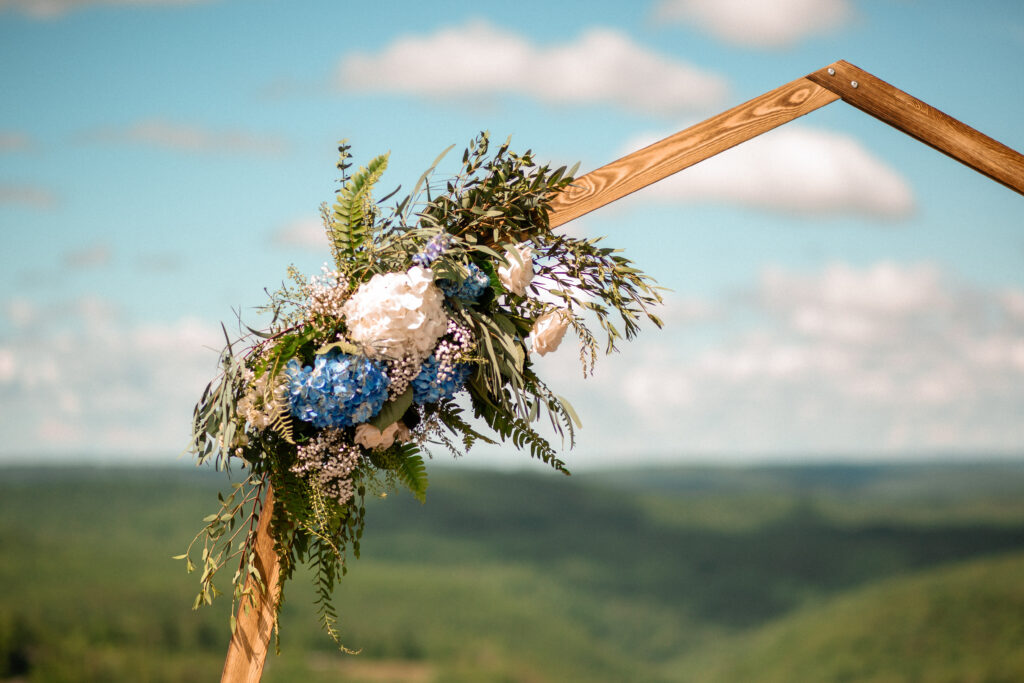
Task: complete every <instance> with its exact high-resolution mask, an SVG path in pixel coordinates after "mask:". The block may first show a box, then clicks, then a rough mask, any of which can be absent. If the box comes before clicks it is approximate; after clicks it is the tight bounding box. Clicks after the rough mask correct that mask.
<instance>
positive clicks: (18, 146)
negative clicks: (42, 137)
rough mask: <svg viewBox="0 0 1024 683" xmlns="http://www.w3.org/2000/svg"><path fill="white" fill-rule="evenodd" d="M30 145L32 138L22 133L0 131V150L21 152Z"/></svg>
mask: <svg viewBox="0 0 1024 683" xmlns="http://www.w3.org/2000/svg"><path fill="white" fill-rule="evenodd" d="M31 147H32V140H31V139H30V138H29V137H28V136H27V135H25V134H24V133H16V132H14V131H0V152H23V151H25V150H27V149H31Z"/></svg>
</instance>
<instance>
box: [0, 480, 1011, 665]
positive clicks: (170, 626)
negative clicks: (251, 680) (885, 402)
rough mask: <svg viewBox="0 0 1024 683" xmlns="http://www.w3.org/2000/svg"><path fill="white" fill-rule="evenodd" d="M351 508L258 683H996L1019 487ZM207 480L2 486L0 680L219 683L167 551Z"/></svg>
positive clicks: (397, 499)
mask: <svg viewBox="0 0 1024 683" xmlns="http://www.w3.org/2000/svg"><path fill="white" fill-rule="evenodd" d="M431 477H432V479H433V481H432V487H431V490H430V493H429V494H428V500H427V503H426V504H420V503H419V502H417V501H415V500H414V499H413V498H412V497H411V496H409V495H407V494H404V493H402V494H395V495H391V496H388V497H387V498H386V499H377V500H374V501H372V503H371V504H370V505H369V506H368V507H369V511H368V522H367V534H366V536H365V539H364V544H363V550H362V557H361V559H359V560H356V561H353V562H351V563H350V566H349V569H350V571H349V574H348V576H346V577H345V579H344V581H343V582H342V584H341V587H340V590H339V592H338V595H337V599H336V604H337V607H338V610H339V613H340V616H341V632H342V637H343V641H344V644H345V645H346V646H347V647H349V648H352V649H355V650H361V654H359V655H346V654H342V653H340V652H338V651H337V648H336V646H335V645H334V643H333V641H331V640H330V639H329V638H328V637H327V636H326V635H324V634H323V633H322V632H321V631H320V628H319V625H318V623H317V620H316V614H315V612H314V610H313V607H312V599H313V597H314V596H313V593H312V590H311V588H310V583H309V582H308V581H307V580H306V579H307V577H306V576H304V575H300V576H298V577H297V578H296V580H294V581H293V582H291V583H290V584H288V585H287V586H286V603H285V607H284V612H283V617H282V636H281V655H280V656H275V655H274V654H271V655H269V657H268V661H267V667H266V670H265V675H264V679H263V680H265V681H282V682H283V681H296V680H304V681H335V680H345V681H395V682H398V681H408V682H413V681H569V680H573V681H627V680H628V681H744V680H758V681H793V680H808V681H809V680H814V681H852V680H857V681H860V680H870V681H903V680H906V681H914V680H920V681H925V680H926V681H1014V680H1020V679H1021V678H1022V677H1024V651H1022V649H1021V647H1020V644H1021V642H1022V638H1024V465H1021V464H1005V463H1004V464H993V463H976V464H931V465H922V464H916V465H874V466H865V465H857V466H842V465H797V466H761V467H743V468H716V467H682V468H680V467H675V468H664V469H638V470H632V471H629V472H626V471H611V470H609V471H603V472H592V473H588V474H582V475H579V476H573V477H568V478H566V477H564V476H562V475H556V474H554V473H548V474H539V473H527V472H523V473H510V472H493V471H481V470H475V469H472V468H462V467H458V468H456V467H438V466H435V467H432V468H431ZM222 484H223V481H222V478H221V477H219V476H214V474H212V473H209V472H199V471H192V470H186V469H180V468H179V469H152V468H147V469H117V468H88V467H79V468H61V469H50V468H45V469H39V468H21V467H19V468H8V469H6V470H4V472H3V477H2V480H0V547H2V548H3V549H4V551H3V553H2V554H0V680H16V681H186V680H194V681H205V680H216V678H217V677H218V676H219V672H220V669H221V667H222V666H223V661H224V654H225V651H226V644H227V640H228V636H229V633H228V623H227V621H228V620H227V617H228V604H229V603H228V602H227V601H223V600H222V601H221V602H220V603H219V604H218V603H215V604H214V606H213V607H212V608H210V607H207V608H204V609H202V610H200V611H199V612H191V611H190V610H189V609H188V607H189V605H190V604H191V600H192V597H193V596H194V593H195V590H196V588H197V584H196V577H195V576H194V575H193V576H188V575H186V573H185V569H184V566H183V563H182V562H180V561H177V562H175V561H172V560H171V559H170V558H171V556H172V555H176V554H179V553H180V552H183V550H184V547H185V545H186V544H187V543H188V540H189V539H190V538H191V537H192V535H193V533H194V532H195V531H196V530H198V527H199V520H200V519H201V518H202V516H204V515H205V514H207V513H208V512H210V511H211V510H212V505H211V499H212V498H213V494H214V491H216V490H217V489H218V488H219V487H221V486H222Z"/></svg>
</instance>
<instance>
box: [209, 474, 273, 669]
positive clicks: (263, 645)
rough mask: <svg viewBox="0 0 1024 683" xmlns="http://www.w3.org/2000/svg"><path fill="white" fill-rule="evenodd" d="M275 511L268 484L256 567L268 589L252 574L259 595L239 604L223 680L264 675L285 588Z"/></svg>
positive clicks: (250, 583)
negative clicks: (275, 535)
mask: <svg viewBox="0 0 1024 683" xmlns="http://www.w3.org/2000/svg"><path fill="white" fill-rule="evenodd" d="M273 514H274V490H273V489H272V488H270V487H269V486H268V487H267V496H266V498H264V500H263V508H262V509H261V511H260V521H259V525H258V526H257V530H256V570H257V571H258V572H259V573H260V577H261V578H262V579H263V585H264V586H265V587H266V590H265V591H262V592H260V591H259V588H258V587H257V586H255V585H254V584H255V580H254V579H253V578H252V577H251V576H250V577H249V579H248V581H247V582H246V584H247V585H248V586H249V587H251V588H254V589H256V591H257V593H258V596H257V599H256V604H255V605H249V604H248V602H246V601H243V603H242V604H241V605H239V607H238V614H237V616H236V623H235V632H234V634H232V636H231V643H230V644H229V645H228V656H227V659H225V660H224V671H223V672H222V673H221V677H220V680H221V683H258V682H259V680H260V677H261V676H262V675H263V664H264V662H265V661H266V659H267V650H269V649H270V637H271V635H272V633H273V631H274V605H275V604H276V603H277V596H278V594H279V592H280V588H281V586H280V583H279V578H280V574H281V565H280V564H279V563H278V561H277V553H276V552H275V551H274V539H273V537H272V536H271V535H270V520H271V518H272V517H273Z"/></svg>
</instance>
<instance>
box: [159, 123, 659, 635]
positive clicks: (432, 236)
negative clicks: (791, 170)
mask: <svg viewBox="0 0 1024 683" xmlns="http://www.w3.org/2000/svg"><path fill="white" fill-rule="evenodd" d="M450 149H451V148H449V150H450ZM447 151H448V150H446V152H447ZM339 153H340V159H339V161H338V165H337V167H338V169H339V170H340V171H341V174H342V177H341V179H340V187H339V189H338V190H337V192H336V197H335V201H334V204H333V206H330V207H328V206H327V205H326V204H325V205H323V206H322V207H321V214H322V217H323V222H324V226H325V229H326V231H327V235H328V237H329V239H330V244H331V250H332V252H333V253H332V255H333V257H334V263H335V267H334V269H329V268H328V267H327V266H325V267H324V269H323V272H322V273H321V274H320V275H318V276H315V277H312V278H309V279H306V278H305V277H303V276H302V275H300V274H299V273H298V272H296V271H295V269H294V268H292V269H289V278H290V281H289V282H287V283H286V284H284V285H283V286H282V288H281V289H280V290H279V291H277V292H275V293H273V294H271V295H270V301H269V303H268V304H267V305H266V306H265V307H264V308H263V310H264V312H266V313H268V314H269V316H270V317H271V322H270V324H269V326H268V327H267V328H266V329H263V330H255V329H252V328H248V327H245V328H244V330H243V334H242V335H241V337H240V338H239V339H235V340H232V339H230V338H228V339H227V345H226V347H225V349H224V351H223V352H222V354H221V357H220V361H219V366H220V373H219V375H218V377H217V378H216V379H215V380H214V381H213V382H211V383H210V384H209V385H208V386H207V388H206V390H205V391H204V392H203V394H202V397H201V398H200V400H199V402H198V404H197V405H196V408H195V412H194V416H193V435H192V440H191V444H190V451H191V452H192V453H193V454H194V455H195V456H196V458H197V460H198V462H199V463H200V464H202V463H207V462H213V463H214V464H215V465H216V466H217V467H218V468H219V469H224V470H230V468H231V465H232V464H237V465H238V466H240V467H241V468H242V469H243V471H244V473H245V474H246V476H245V477H244V478H243V480H242V481H240V482H237V483H235V484H234V485H233V487H232V489H231V492H230V493H229V494H228V495H223V494H221V495H219V496H218V498H219V501H220V508H219V510H218V511H217V512H216V513H214V514H211V515H210V516H208V517H207V518H206V519H205V520H204V521H205V522H206V523H207V525H206V527H205V528H204V529H203V530H202V531H200V532H199V534H197V535H196V537H195V539H194V540H193V542H192V544H190V545H189V548H188V550H187V551H186V553H185V554H183V555H180V556H179V559H184V560H185V561H186V563H187V566H188V569H189V571H192V570H193V569H195V568H196V567H195V564H194V563H193V561H192V557H191V556H192V553H193V551H194V549H196V548H197V544H198V545H201V546H202V560H201V562H202V564H203V569H202V576H201V580H200V584H201V586H200V591H199V594H198V595H197V597H196V601H195V607H197V608H198V607H199V606H200V605H202V604H209V603H211V602H212V600H213V598H214V597H215V596H216V595H217V594H218V590H217V588H216V587H215V585H214V577H215V576H216V575H217V573H218V572H219V571H220V570H221V569H223V568H224V567H226V566H229V565H231V566H236V571H235V573H234V576H233V579H232V584H233V592H232V594H233V601H234V602H239V601H249V602H250V603H252V604H254V602H253V601H254V600H255V598H256V593H255V591H257V590H259V591H262V590H263V588H264V587H263V586H262V584H261V580H260V575H259V572H258V571H256V569H255V566H254V560H255V554H254V553H255V551H254V544H255V540H256V524H255V522H256V520H257V519H258V517H259V515H260V512H261V505H262V501H263V500H264V495H265V492H266V491H267V489H268V487H272V488H273V492H274V505H273V512H272V522H271V527H270V528H271V534H272V536H273V539H274V543H275V549H276V551H277V555H278V558H279V561H280V565H281V574H280V576H281V584H282V587H283V585H284V583H285V582H286V580H287V579H288V578H290V577H291V576H292V574H293V572H294V570H295V567H296V566H297V565H298V564H299V563H302V562H306V563H309V564H310V565H311V566H312V567H313V570H314V572H313V573H314V577H315V578H314V580H315V582H316V588H317V596H318V597H317V601H316V604H317V608H318V611H319V616H320V620H321V623H322V625H323V627H324V628H325V630H326V631H327V632H328V633H329V634H330V635H331V636H332V637H334V638H335V639H336V640H337V639H338V633H337V630H336V627H335V625H336V620H337V617H336V613H335V610H334V608H333V607H332V605H331V592H332V589H333V586H334V585H335V583H336V582H337V581H338V580H340V578H341V577H342V575H343V574H344V573H345V571H346V564H345V563H346V557H347V554H348V553H352V554H353V555H354V556H356V557H358V555H359V541H360V539H361V537H362V533H363V524H364V517H365V513H366V508H365V505H364V501H365V498H366V496H367V495H368V494H373V493H382V492H386V491H387V490H389V489H390V488H392V487H394V486H397V485H402V486H405V487H407V488H408V489H409V490H410V491H411V492H412V493H413V494H414V495H415V496H417V497H418V498H419V499H420V500H423V498H424V494H425V491H426V488H427V475H426V470H425V467H424V462H423V455H424V454H427V455H429V454H430V451H429V448H430V447H431V446H441V447H444V448H447V449H448V450H450V451H451V452H453V453H454V454H456V455H458V454H460V453H461V452H463V451H468V450H469V449H470V448H471V447H472V446H473V444H474V443H475V442H478V441H482V442H486V443H490V444H494V443H498V442H504V441H511V442H512V443H513V444H514V445H515V446H516V447H518V448H521V449H523V448H525V449H529V452H530V454H531V455H532V456H533V457H535V458H539V459H540V460H542V461H543V462H545V463H548V464H549V465H551V466H552V467H553V468H554V469H556V470H558V471H561V472H565V473H566V474H568V471H567V470H566V467H565V463H563V461H562V460H560V459H559V458H558V455H557V452H556V450H555V449H554V447H553V446H552V445H551V444H550V443H549V442H548V440H547V439H546V438H544V437H543V436H542V435H541V434H540V433H539V432H538V431H536V430H535V429H534V424H535V423H536V422H537V421H539V420H542V419H543V418H545V417H546V418H547V421H548V422H549V423H550V425H551V427H552V429H553V430H554V433H555V434H557V435H558V436H560V437H561V438H562V439H563V442H564V440H565V439H566V438H568V441H569V445H570V447H571V446H572V444H573V435H574V431H573V430H574V428H575V427H576V426H578V424H579V420H578V418H577V417H576V415H575V413H574V411H573V409H572V407H571V406H570V405H569V403H568V402H567V401H566V400H565V399H564V398H562V397H560V396H558V395H557V394H555V393H554V392H553V391H552V390H551V389H550V388H549V387H548V386H547V385H546V384H545V383H544V381H543V380H542V379H541V378H540V377H538V376H537V374H536V373H535V372H534V368H533V363H532V360H531V358H532V356H534V355H540V356H542V355H544V354H547V353H551V352H553V351H555V350H556V349H557V348H558V347H559V344H560V342H561V341H562V338H563V336H564V335H565V333H566V331H567V330H568V329H569V328H571V329H572V330H574V332H575V334H576V335H577V336H578V337H579V340H580V347H579V348H580V359H581V362H582V365H583V372H584V375H586V374H588V373H589V372H591V371H592V370H593V366H594V362H595V359H596V356H597V355H598V340H597V338H596V337H595V336H594V334H593V333H592V332H591V330H590V327H589V326H588V325H590V326H593V325H595V324H596V325H597V326H599V327H600V328H601V329H602V330H603V332H604V337H605V339H604V346H605V349H606V352H611V351H612V350H614V349H615V348H616V342H617V341H619V340H621V339H623V338H625V339H629V338H631V337H632V336H633V335H635V334H636V332H637V331H638V329H639V328H638V324H639V321H640V320H641V318H643V317H647V318H649V319H650V320H651V321H653V322H654V323H655V324H656V325H658V326H660V325H661V322H660V321H659V320H658V318H657V317H656V316H654V315H653V314H652V313H651V312H650V310H649V309H650V308H651V306H653V305H654V304H657V303H659V302H660V301H661V297H660V295H659V293H658V287H656V286H655V285H654V284H653V282H652V281H651V280H650V278H648V277H647V276H646V275H644V274H643V273H642V272H641V271H639V270H637V269H636V268H634V267H633V266H632V265H631V263H630V261H629V260H628V259H626V258H625V257H623V256H621V255H620V254H619V253H618V252H617V251H616V250H614V249H609V248H605V247H602V246H599V242H600V240H599V239H583V238H574V237H569V236H566V235H558V234H555V233H553V232H552V231H551V229H550V227H549V223H548V208H549V202H550V200H551V198H552V197H553V196H554V195H555V194H556V193H558V192H559V191H560V190H562V189H563V188H565V187H566V186H567V185H569V184H570V183H571V182H572V173H573V172H574V171H575V169H573V170H571V171H569V170H567V169H566V168H564V167H563V168H558V169H554V170H553V169H551V168H549V167H548V166H538V165H537V164H535V162H534V160H533V156H532V154H531V153H530V152H526V153H524V154H516V153H514V152H513V151H511V150H510V149H509V146H508V142H506V143H505V144H504V145H502V146H500V147H499V148H498V149H497V150H496V151H494V152H492V151H491V149H490V144H489V140H488V136H487V135H486V134H481V135H480V136H479V137H478V138H476V139H474V140H473V141H472V142H471V144H470V145H469V147H468V148H467V149H466V151H465V152H464V154H463V157H462V166H461V170H460V172H459V173H458V174H457V175H456V176H455V177H454V178H452V179H451V180H449V181H447V182H446V183H444V184H443V185H442V186H434V187H432V183H431V182H430V177H431V173H432V172H433V170H434V167H436V166H437V164H438V163H439V162H440V160H441V158H442V157H443V156H444V154H442V155H441V156H440V157H438V160H437V161H435V163H434V165H433V166H432V167H431V169H430V170H428V171H427V173H425V174H424V175H423V177H421V178H420V180H419V182H418V183H417V184H416V187H415V189H414V190H413V192H412V193H411V194H410V195H409V196H407V197H406V198H405V199H403V200H401V201H399V202H397V203H396V204H395V205H394V206H393V207H392V208H391V209H390V210H385V209H383V208H382V205H383V202H384V201H386V200H387V199H388V198H390V197H391V196H393V195H395V194H396V193H397V190H396V191H395V192H393V193H391V195H389V196H388V197H385V198H384V199H383V200H380V201H374V199H373V198H372V194H371V191H372V189H373V187H374V185H375V184H376V183H377V182H378V181H379V180H380V178H381V175H382V174H383V172H384V170H385V168H386V166H387V159H388V157H387V155H383V156H378V157H376V158H374V159H373V160H372V161H370V163H369V164H368V165H367V166H365V167H361V168H359V169H358V171H356V172H354V173H351V174H350V173H349V171H350V169H351V164H350V161H349V159H350V148H349V146H348V145H347V144H345V143H344V142H342V143H341V146H340V147H339ZM441 188H443V192H440V193H438V192H437V191H436V190H437V189H441ZM617 325H621V329H620V328H619V327H617ZM225 336H226V337H227V332H226V330H225ZM470 415H471V416H472V418H473V419H471V418H470ZM250 579H251V580H250ZM247 580H248V581H247ZM283 595H284V593H283V591H281V593H280V594H279V597H278V604H277V608H278V609H279V608H280V601H281V600H282V599H283ZM234 611H235V607H234V605H233V606H232V613H234ZM234 619H235V617H234V616H232V622H231V626H232V629H234V627H235V622H234Z"/></svg>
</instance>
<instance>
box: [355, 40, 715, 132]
mask: <svg viewBox="0 0 1024 683" xmlns="http://www.w3.org/2000/svg"><path fill="white" fill-rule="evenodd" d="M338 82H339V85H340V86H341V87H343V88H345V89H350V90H367V91H385V92H401V93H409V94H413V95H419V96H425V97H461V96H466V97H470V96H495V95H506V94H515V95H526V96H528V97H533V98H536V99H538V100H540V101H543V102H548V103H553V104H614V105H617V106H620V107H624V108H627V109H633V110H639V111H642V112H647V113H654V114H672V113H676V112H681V111H687V110H694V109H707V108H709V107H713V106H715V105H717V104H718V103H720V102H721V101H722V99H723V98H724V96H725V94H726V90H727V87H726V83H725V81H724V80H723V79H722V78H721V77H719V76H717V75H714V74H711V73H709V72H706V71H703V70H701V69H698V68H697V67H694V66H692V65H690V64H687V63H685V62H681V61H679V60H676V59H673V58H670V57H667V56H664V55H661V54H658V53H655V52H652V51H650V50H648V49H647V48H645V47H643V46H641V45H638V44H636V43H634V42H633V41H632V40H630V39H629V38H628V37H627V36H625V35H624V34H622V33H620V32H618V31H615V30H612V29H605V28H593V29H590V30H588V31H586V32H585V33H583V34H582V35H581V36H580V37H579V38H577V39H576V40H575V41H573V42H571V43H567V44H563V45H554V46H539V45H534V44H532V43H530V42H529V41H528V40H527V39H526V38H523V37H522V36H520V35H517V34H515V33H511V32H509V31H506V30H503V29H500V28H497V27H494V26H491V25H490V24H487V23H484V22H481V21H473V22H470V23H467V24H464V25H462V26H458V27H454V28H447V29H442V30H440V31H438V32H436V33H433V34H430V35H426V36H406V37H403V38H399V39H398V40H396V41H395V42H393V43H392V44H391V45H389V46H388V47H387V48H385V49H384V50H383V51H382V52H380V53H378V54H373V55H370V54H350V55H348V56H347V57H345V58H344V59H343V60H342V62H341V64H340V65H339V68H338Z"/></svg>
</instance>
